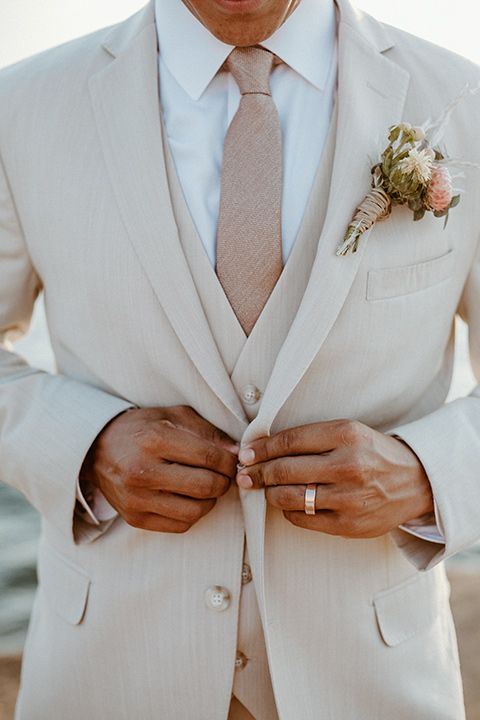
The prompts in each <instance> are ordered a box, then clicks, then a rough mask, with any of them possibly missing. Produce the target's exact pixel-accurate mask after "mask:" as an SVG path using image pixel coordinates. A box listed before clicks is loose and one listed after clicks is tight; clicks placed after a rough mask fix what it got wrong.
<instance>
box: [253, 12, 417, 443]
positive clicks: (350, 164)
mask: <svg viewBox="0 0 480 720" xmlns="http://www.w3.org/2000/svg"><path fill="white" fill-rule="evenodd" d="M340 12H341V15H340V22H339V71H338V72H339V76H338V99H337V101H338V113H339V114H338V129H337V140H336V150H335V156H334V163H333V171H332V180H331V186H330V195H329V201H328V210H327V215H326V218H325V223H324V226H323V229H322V233H321V236H320V239H319V243H318V250H317V254H316V258H315V262H314V265H313V267H312V272H311V275H310V278H309V282H308V285H307V288H306V291H305V295H304V297H303V300H302V303H301V305H300V308H299V311H298V313H297V315H296V317H295V320H294V321H293V323H292V326H291V328H290V332H289V333H288V335H287V338H286V340H285V343H284V345H283V347H282V349H281V350H280V353H279V355H278V358H277V361H276V363H275V366H274V369H273V372H272V375H271V378H270V381H269V384H268V386H267V388H266V390H265V394H264V398H263V401H262V405H261V408H260V412H259V415H258V416H257V418H256V419H255V420H254V421H253V423H252V424H251V425H250V426H249V427H248V429H247V433H246V435H245V437H244V442H247V441H248V440H249V439H252V438H254V437H259V436H261V435H265V434H269V432H270V428H271V425H272V423H273V421H274V419H275V416H276V414H277V413H278V411H279V410H280V408H281V407H282V405H283V404H284V403H285V401H286V400H287V398H288V397H289V395H290V394H291V393H292V391H293V390H294V389H295V387H296V385H297V384H298V382H299V381H300V379H301V378H302V376H303V375H304V373H305V372H306V370H307V369H308V367H309V365H310V364H311V362H312V360H313V359H314V357H315V355H316V354H317V353H318V352H319V350H320V349H321V346H322V344H323V342H324V341H325V339H326V337H327V335H328V333H329V332H330V330H331V328H332V326H333V325H334V323H335V320H336V319H337V317H338V315H339V313H340V311H341V309H342V307H343V305H344V303H345V300H346V298H347V296H348V293H349V291H350V288H351V286H352V283H353V281H354V280H355V276H356V273H357V271H358V268H359V265H360V263H361V261H362V257H363V253H364V251H365V247H366V244H367V242H368V235H369V234H370V233H366V234H365V235H364V236H363V238H362V240H361V243H360V248H359V250H358V252H357V253H356V254H353V255H352V254H350V255H348V256H346V257H337V256H336V254H335V250H336V248H337V246H338V244H339V243H340V241H341V240H342V237H343V234H344V232H345V229H346V227H347V225H348V223H349V222H350V220H351V218H352V214H353V213H354V211H355V208H356V207H357V206H358V204H359V203H360V202H361V201H362V200H363V198H364V196H365V194H366V193H367V192H368V190H369V188H370V182H371V176H370V167H371V165H372V161H373V159H374V158H376V157H377V156H378V155H379V152H381V150H382V149H383V146H384V144H386V135H387V129H388V127H389V126H390V125H392V124H393V123H395V122H398V121H399V120H401V118H402V114H403V106H404V103H405V99H406V94H407V89H408V83H409V74H408V73H407V72H406V71H405V70H403V69H402V68H400V67H399V66H398V65H396V64H395V63H394V62H392V61H391V60H389V59H388V58H387V57H386V56H385V55H383V54H382V53H381V52H380V51H379V49H378V47H376V46H375V45H374V44H373V43H372V38H371V37H370V38H369V37H367V36H366V33H364V32H362V31H363V28H362V26H361V24H360V22H359V20H358V19H357V17H356V15H355V11H354V10H353V8H352V7H351V6H350V4H349V2H348V0H341V2H340ZM370 22H371V23H372V24H373V23H374V21H373V20H370ZM375 27H377V28H378V32H380V31H382V26H380V25H379V24H378V25H377V24H376V23H375V25H374V28H375ZM377 40H378V38H377ZM382 40H383V45H387V47H388V42H387V41H386V38H385V36H383V37H382ZM377 44H378V43H377ZM390 46H391V44H390ZM382 143H383V144H382Z"/></svg>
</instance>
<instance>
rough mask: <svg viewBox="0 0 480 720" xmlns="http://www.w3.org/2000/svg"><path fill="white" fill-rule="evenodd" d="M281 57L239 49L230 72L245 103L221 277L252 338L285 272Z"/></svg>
mask: <svg viewBox="0 0 480 720" xmlns="http://www.w3.org/2000/svg"><path fill="white" fill-rule="evenodd" d="M273 61H274V55H272V53H271V52H269V51H268V50H264V49H263V48H260V47H237V48H235V50H233V51H232V52H231V54H230V56H229V57H228V59H227V62H226V66H227V68H228V69H229V70H230V72H231V73H232V75H233V77H234V78H235V80H236V82H237V84H238V87H239V88H240V93H241V96H242V97H241V100H240V105H239V108H238V110H237V112H236V114H235V117H234V118H233V120H232V122H231V124H230V127H229V128H228V132H227V135H226V138H225V145H224V151H223V166H222V182H221V196H220V214H219V219H218V229H217V275H218V278H219V280H220V283H221V284H222V287H223V289H224V291H225V294H226V296H227V298H228V300H229V302H230V304H231V306H232V308H233V310H234V312H235V315H236V316H237V318H238V320H239V322H240V324H241V326H242V327H243V329H244V330H245V332H246V334H247V335H248V334H249V333H250V332H251V330H252V328H253V326H254V325H255V323H256V321H257V318H258V316H259V315H260V313H261V312H262V310H263V307H264V305H265V303H266V302H267V300H268V297H269V295H270V293H271V292H272V290H273V288H274V287H275V284H276V282H277V280H278V278H279V276H280V273H281V272H282V233H281V214H280V208H281V195H282V138H281V130H280V120H279V117H278V111H277V108H276V107H275V103H274V102H273V100H272V96H271V93H270V82H269V79H270V72H271V69H272V66H273Z"/></svg>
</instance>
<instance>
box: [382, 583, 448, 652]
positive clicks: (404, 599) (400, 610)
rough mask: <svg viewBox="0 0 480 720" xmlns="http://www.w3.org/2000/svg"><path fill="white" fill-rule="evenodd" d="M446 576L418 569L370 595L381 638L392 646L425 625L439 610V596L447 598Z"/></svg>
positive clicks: (434, 617)
mask: <svg viewBox="0 0 480 720" xmlns="http://www.w3.org/2000/svg"><path fill="white" fill-rule="evenodd" d="M446 585H448V583H447V580H446V578H445V579H443V580H442V578H441V577H439V576H438V574H437V573H435V572H430V571H428V572H421V573H419V574H418V575H415V576H414V577H413V578H408V580H405V581H404V582H402V583H400V584H399V585H395V586H394V587H392V588H389V589H388V590H384V591H382V592H379V593H377V594H376V595H375V597H374V598H373V604H374V607H375V613H376V617H377V622H378V627H379V628H380V633H381V635H382V638H383V640H384V642H385V643H386V644H387V645H390V647H394V646H395V645H398V644H399V643H401V642H403V641H404V640H408V639H409V638H412V637H414V635H416V634H417V633H419V632H420V631H421V630H424V629H426V628H428V627H429V626H430V625H431V624H432V623H433V622H434V620H435V619H436V617H437V616H438V614H439V611H440V607H441V602H442V597H444V598H448V593H447V590H446V587H445V586H446Z"/></svg>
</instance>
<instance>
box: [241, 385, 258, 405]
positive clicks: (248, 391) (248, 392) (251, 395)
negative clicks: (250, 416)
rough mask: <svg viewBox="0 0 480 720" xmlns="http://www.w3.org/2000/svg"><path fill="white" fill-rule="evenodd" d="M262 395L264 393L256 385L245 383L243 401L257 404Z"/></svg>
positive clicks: (248, 403)
mask: <svg viewBox="0 0 480 720" xmlns="http://www.w3.org/2000/svg"><path fill="white" fill-rule="evenodd" d="M261 397H262V393H261V392H260V390H259V389H258V388H257V387H256V386H255V385H245V387H244V388H243V390H242V398H243V402H244V403H245V404H246V405H255V403H257V402H258V401H259V400H260V398H261Z"/></svg>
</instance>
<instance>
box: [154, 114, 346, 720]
mask: <svg viewBox="0 0 480 720" xmlns="http://www.w3.org/2000/svg"><path fill="white" fill-rule="evenodd" d="M336 128H337V110H336V107H335V110H334V112H333V115H332V121H331V124H330V129H329V133H328V137H327V141H326V143H325V148H324V151H323V154H322V158H321V161H320V164H319V167H318V170H317V173H316V176H315V179H314V182H313V185H312V189H311V192H310V197H309V200H308V203H307V207H306V209H305V213H304V216H303V220H302V224H301V226H300V229H299V231H298V234H297V238H296V240H295V243H294V245H293V248H292V251H291V253H290V256H289V258H288V260H287V262H286V264H285V267H284V270H283V272H282V275H281V276H280V279H279V280H278V282H277V285H276V286H275V288H274V290H273V292H272V294H271V296H270V298H269V299H268V302H267V304H266V305H265V307H264V309H263V312H262V314H261V315H260V317H259V319H258V321H257V323H256V325H255V327H254V329H253V331H252V332H251V334H250V335H249V336H248V338H247V337H246V335H245V333H244V331H243V329H242V327H241V325H240V323H239V322H238V320H237V318H236V316H235V314H234V312H233V310H232V308H231V306H230V304H229V302H228V300H227V298H226V296H225V293H224V292H223V289H222V287H221V285H220V283H219V281H218V278H217V276H216V274H215V271H214V269H213V268H212V266H211V264H210V261H209V259H208V256H207V254H206V252H205V249H204V247H203V244H202V241H201V239H200V237H199V235H198V232H197V230H196V227H195V225H194V222H193V220H192V216H191V214H190V212H189V210H188V206H187V204H186V201H185V198H184V195H183V192H182V189H181V186H180V182H179V179H178V175H177V173H176V170H175V165H174V161H173V158H172V155H171V152H170V148H169V146H168V142H167V141H166V138H167V133H166V130H165V128H164V131H163V134H162V136H163V138H164V153H165V159H166V160H165V162H166V171H167V177H168V184H169V188H170V196H171V201H172V207H173V212H174V215H175V219H176V223H177V226H178V232H179V237H180V242H181V244H182V247H183V251H184V253H185V257H186V259H187V263H188V266H189V268H190V272H191V274H192V277H193V280H194V283H195V286H196V289H197V292H198V295H199V297H200V300H201V303H202V306H203V309H204V311H205V315H206V317H207V319H208V322H209V325H210V327H211V330H212V333H213V336H214V338H215V341H216V343H217V346H218V349H219V351H220V354H221V356H222V358H223V361H224V363H225V366H226V368H227V370H228V373H229V375H230V376H231V378H232V380H233V382H234V385H235V387H236V388H237V390H238V392H239V395H240V397H241V400H242V403H243V405H244V408H245V411H246V414H247V416H248V418H249V420H253V418H254V417H255V416H256V415H257V412H258V409H259V406H260V402H261V397H259V398H258V399H257V400H256V402H255V401H254V400H255V397H256V395H255V390H256V389H257V388H264V387H266V385H267V382H268V379H269V377H270V373H271V371H272V368H273V365H274V362H275V359H276V357H277V354H278V351H279V350H280V348H281V346H282V344H283V342H284V340H285V337H286V335H287V332H288V330H289V328H290V325H291V323H292V321H293V319H294V317H295V314H296V312H297V310H298V307H299V305H300V302H301V300H302V297H303V294H304V292H305V288H306V286H307V282H308V278H309V275H310V270H311V267H312V265H313V261H314V259H315V254H316V251H317V243H318V238H319V237H320V233H321V230H322V226H323V222H324V219H325V213H326V208H327V199H328V192H329V186H330V177H331V171H332V164H333V154H334V150H335V138H336ZM243 568H244V570H243V573H242V594H241V599H240V611H239V621H238V646H237V647H238V654H237V661H236V668H235V674H234V680H233V694H234V695H235V697H237V698H238V700H240V702H241V703H242V704H243V705H244V706H245V707H246V708H247V709H248V710H249V712H251V713H252V715H253V716H254V718H255V719H256V720H276V719H277V718H278V715H277V711H276V707H275V699H274V694H273V688H272V683H271V679H270V672H269V668H268V659H267V651H266V648H265V642H264V636H263V631H262V623H261V619H260V614H259V611H258V605H257V599H256V594H255V588H254V583H253V582H251V573H250V571H249V565H248V556H247V548H246V547H245V563H244V566H243Z"/></svg>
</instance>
